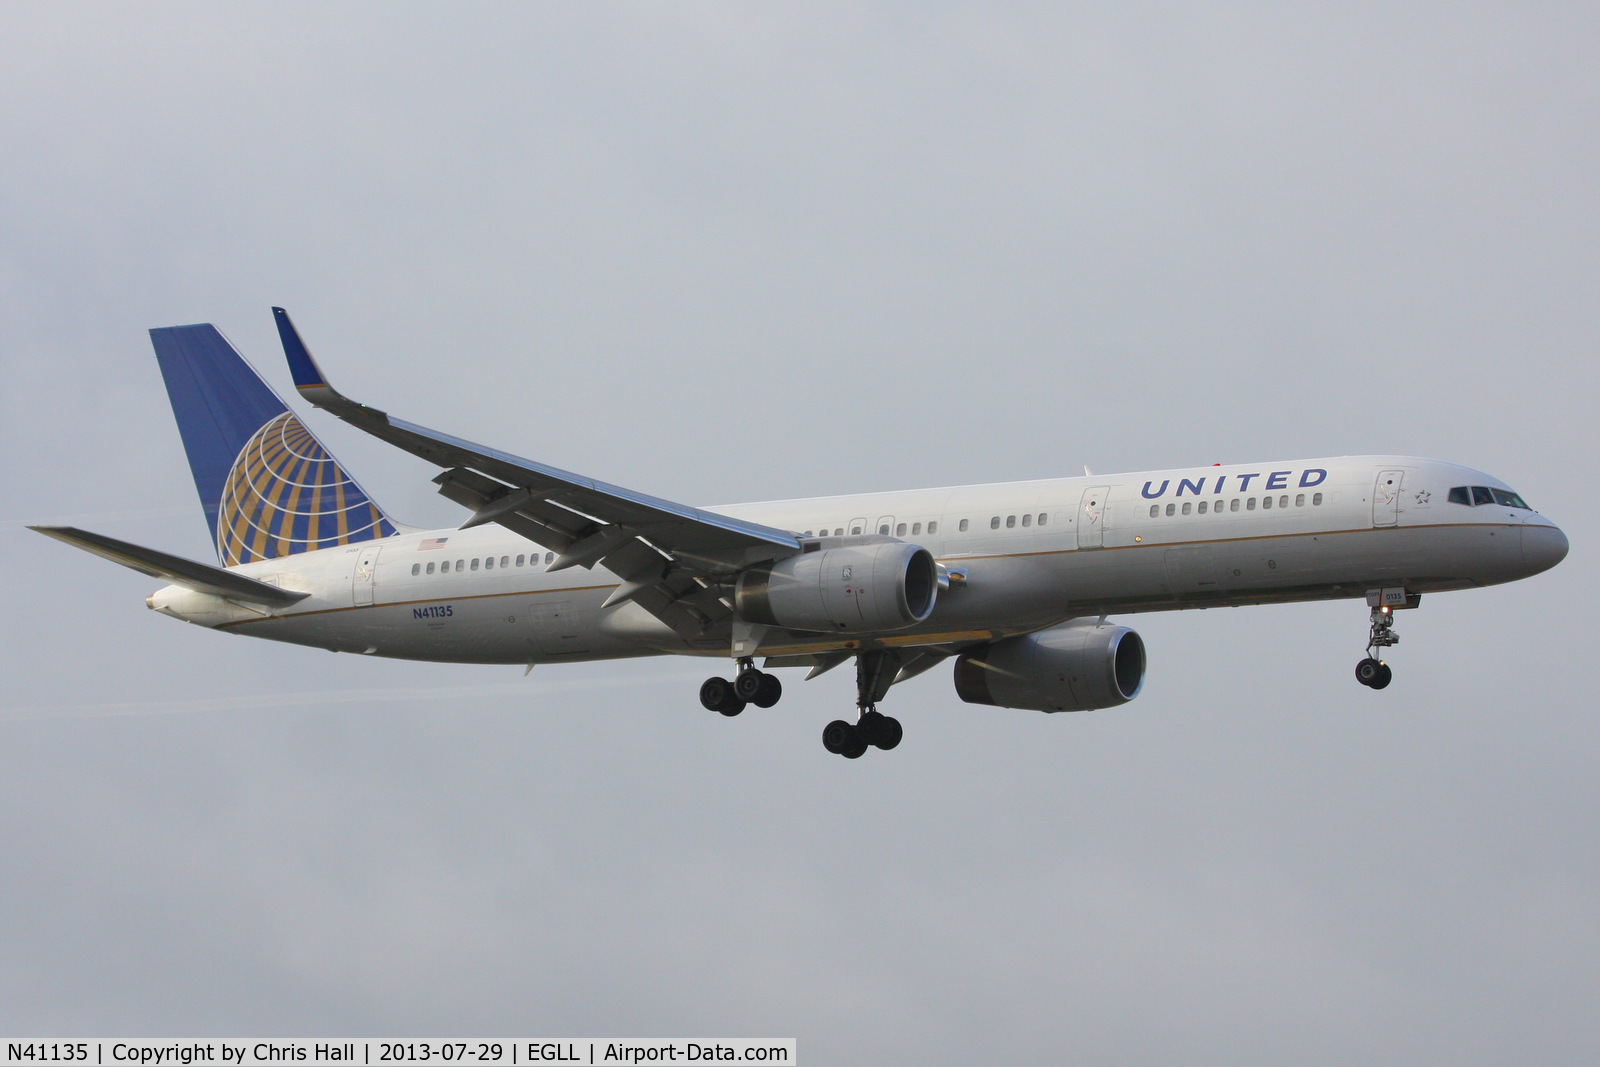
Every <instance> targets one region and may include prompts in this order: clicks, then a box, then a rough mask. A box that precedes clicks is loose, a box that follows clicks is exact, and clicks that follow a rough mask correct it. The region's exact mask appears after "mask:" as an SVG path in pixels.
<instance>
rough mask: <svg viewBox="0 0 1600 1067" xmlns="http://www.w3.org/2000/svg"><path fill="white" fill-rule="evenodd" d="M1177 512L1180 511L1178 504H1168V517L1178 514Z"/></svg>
mask: <svg viewBox="0 0 1600 1067" xmlns="http://www.w3.org/2000/svg"><path fill="white" fill-rule="evenodd" d="M1177 512H1178V506H1177V505H1176V504H1168V505H1167V517H1168V518H1170V517H1172V516H1173V515H1175V514H1177Z"/></svg>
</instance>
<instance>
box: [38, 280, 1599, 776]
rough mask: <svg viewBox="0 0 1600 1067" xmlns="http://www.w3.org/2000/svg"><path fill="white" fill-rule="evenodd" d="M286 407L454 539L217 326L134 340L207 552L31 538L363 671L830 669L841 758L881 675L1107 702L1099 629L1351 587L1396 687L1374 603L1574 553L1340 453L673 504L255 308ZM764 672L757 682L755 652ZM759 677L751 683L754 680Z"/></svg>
mask: <svg viewBox="0 0 1600 1067" xmlns="http://www.w3.org/2000/svg"><path fill="white" fill-rule="evenodd" d="M273 315H274V318H275V321H276V324H277V328H278V333H279V337H280V340H281V341H282V344H283V349H284V355H285V357H286V359H287V362H288V365H289V371H290V376H291V378H292V379H293V381H294V385H295V388H296V391H297V392H298V393H299V394H300V396H301V398H302V399H304V400H305V401H307V402H309V403H310V404H311V405H313V406H314V407H317V408H320V409H322V410H324V411H326V412H329V413H330V414H332V415H334V416H337V417H338V418H340V419H342V420H344V421H345V422H347V423H349V424H350V425H352V426H355V427H357V428H358V429H360V430H363V431H365V432H367V433H369V434H372V435H373V436H375V437H378V438H379V439H381V440H384V441H387V442H388V443H390V444H392V445H395V446H396V447H398V448H400V449H403V450H405V451H407V452H409V453H411V454H412V455H414V456H419V457H421V458H422V459H425V460H427V461H428V462H430V463H432V464H434V465H436V466H437V467H439V468H441V473H439V475H438V476H437V477H435V478H434V479H433V481H434V482H435V483H436V484H437V485H438V487H439V492H440V493H441V494H443V495H444V496H445V497H446V498H448V499H449V500H451V501H454V502H455V503H457V504H460V505H462V506H463V507H465V508H466V509H468V510H469V511H470V512H471V514H470V516H469V517H468V518H467V519H466V520H465V521H464V522H463V523H461V525H460V526H459V527H455V528H449V529H440V530H423V529H416V528H413V527H409V526H405V525H402V524H401V523H399V522H397V521H396V520H395V519H393V518H392V517H391V516H390V515H389V513H388V512H387V511H385V510H384V509H383V508H382V507H380V506H379V505H378V503H377V502H376V501H374V500H373V499H372V498H371V497H370V496H369V495H368V494H367V493H366V492H365V491H364V490H363V489H362V488H361V487H360V485H358V484H357V483H356V482H355V481H354V480H353V479H352V478H351V477H350V476H349V474H348V473H347V472H346V470H345V468H344V466H343V465H342V464H340V463H339V462H338V461H337V460H336V459H334V457H333V456H332V455H331V454H330V453H329V452H328V450H327V449H326V448H324V447H323V445H322V443H321V442H320V441H319V440H318V439H317V438H316V437H315V436H314V435H313V434H312V433H311V431H310V430H309V429H308V428H307V427H306V425H305V423H303V422H302V421H301V420H300V419H299V417H297V416H296V415H295V414H294V413H293V412H292V411H290V409H289V408H288V406H287V405H286V404H285V403H284V402H283V401H282V400H281V399H280V398H279V396H278V395H277V394H276V393H275V392H274V391H273V390H272V388H271V387H270V386H268V385H267V384H266V382H265V381H264V380H263V379H262V378H261V376H260V375H259V374H258V373H256V371H255V370H254V369H253V368H252V367H251V366H250V364H249V363H247V362H246V361H245V359H244V358H243V357H242V356H241V355H240V354H239V353H238V352H237V351H236V350H235V349H234V347H233V346H232V345H231V344H230V343H229V342H228V341H227V339H226V338H224V337H223V335H222V333H221V332H220V331H218V330H217V328H216V327H215V326H212V325H210V324H206V323H202V324H196V325H188V326H169V327H163V328H159V329H153V330H151V331H150V337H151V341H152V343H153V345H154V348H155V352H156V358H157V361H158V362H159V364H160V367H161V373H162V376H163V378H164V380H165V382H166V386H167V392H168V396H169V397H170V399H171V402H172V408H173V412H174V414H175V416H176V418H177V422H178V429H179V432H180V434H181V436H182V438H183V443H184V448H185V451H186V453H187V455H188V459H189V464H190V468H191V471H192V473H193V475H194V481H195V487H196V489H197V490H198V491H199V494H200V499H201V502H202V504H203V506H204V509H205V515H206V522H207V525H208V527H209V528H210V531H211V535H212V539H213V541H214V542H215V544H216V549H217V559H218V563H217V565H212V564H210V563H201V562H198V561H195V560H190V559H185V558H182V557H178V556H173V555H170V554H168V553H164V552H159V551H156V550H154V549H149V548H144V547H141V546H138V545H133V544H130V543H128V542H124V541H119V540H116V539H114V538H111V537H107V536H104V535H102V534H96V533H91V532H89V531H86V530H80V529H77V528H74V527H68V526H34V527H31V528H32V529H35V530H38V531H39V532H40V533H43V534H47V535H49V536H51V537H54V538H56V539H57V540H60V541H64V542H66V543H68V544H71V545H74V546H76V547H78V548H81V549H85V550H87V551H89V552H92V553H95V554H96V555H99V556H102V557H104V558H107V559H110V560H112V561H114V562H117V563H120V564H123V565H124V566H128V567H131V568H133V569H135V570H137V571H140V572H141V573H144V574H147V575H150V576H152V577H157V578H161V579H164V580H165V581H167V582H169V583H170V584H168V585H167V586H165V587H164V588H162V589H159V590H157V591H156V592H154V593H152V594H151V595H150V596H149V597H148V598H147V599H146V601H145V602H146V604H147V605H148V606H149V607H150V608H151V609H152V610H154V611H157V612H160V613H161V614H164V615H169V616H171V617H173V618H175V619H181V620H183V621H185V622H189V623H193V624H195V625H199V626H204V627H207V628H209V629H213V630H221V631H224V632H227V633H234V634H247V635H250V636H253V637H264V638H267V639H269V640H275V641H287V642H291V643H294V644H301V645H309V646H312V647H318V648H326V649H330V650H332V651H335V652H349V653H357V654H363V655H371V656H390V657H397V658H403V659H417V660H432V661H438V662H453V663H484V664H495V663H499V664H520V665H524V666H525V667H526V668H527V670H530V671H531V670H532V669H533V667H534V666H535V665H537V664H544V663H564V662H569V661H584V660H605V659H618V658H622V657H632V656H654V655H692V656H702V657H708V658H725V659H729V660H731V661H732V664H733V666H734V671H733V677H732V678H731V679H730V678H727V677H723V676H721V675H716V676H713V677H711V678H708V679H707V680H706V681H705V683H704V684H703V685H702V686H701V687H700V702H701V704H702V705H703V706H704V707H705V708H706V709H707V710H710V711H715V712H720V713H721V714H723V715H726V716H735V715H738V714H740V713H741V712H742V711H743V710H744V709H745V708H746V707H747V706H748V705H750V704H754V705H756V706H757V707H760V708H769V707H772V706H773V705H774V704H776V703H777V702H778V700H779V698H780V697H781V696H782V693H783V687H782V684H781V683H780V681H779V680H778V677H777V675H775V674H773V673H771V672H772V671H774V670H777V669H781V668H792V667H806V668H809V673H808V674H807V675H806V677H807V678H808V679H810V678H814V677H816V676H817V675H819V674H821V673H823V672H825V671H828V670H831V669H832V668H834V667H837V666H839V665H840V664H842V663H845V662H846V661H849V660H854V661H855V668H856V717H855V721H854V722H850V721H847V720H845V719H836V720H834V721H832V722H830V723H828V724H827V726H826V727H825V728H824V730H823V734H822V741H823V746H824V747H825V748H826V749H827V750H828V751H829V752H831V753H835V754H837V755H840V756H843V757H846V758H848V759H856V758H859V757H860V756H861V755H862V754H863V753H865V752H866V751H867V749H868V748H872V747H875V748H878V749H880V750H888V749H893V748H895V747H896V746H897V745H899V744H900V741H901V738H902V737H903V735H904V731H903V728H902V726H901V724H900V722H899V720H898V719H896V718H894V717H892V716H889V715H885V714H883V713H882V712H880V711H879V710H878V704H879V702H880V701H883V700H884V699H885V697H886V696H887V694H888V692H889V690H890V688H891V687H892V686H894V685H896V684H897V683H899V682H903V681H906V680H908V679H910V678H914V677H916V676H917V675H919V674H921V673H923V672H924V671H927V670H929V669H930V668H932V667H935V666H937V665H939V664H941V663H943V662H945V661H947V660H952V661H953V662H954V671H953V673H954V682H955V689H956V693H957V695H958V696H959V697H960V698H961V699H962V700H963V701H966V702H968V703H974V704H986V705H995V706H999V707H1005V708H1020V709H1029V710H1036V711H1042V712H1063V711H1086V710H1093V709H1099V708H1109V707H1115V706H1117V705H1120V704H1125V703H1127V702H1128V701H1130V700H1132V699H1134V698H1135V697H1136V696H1138V695H1139V692H1140V690H1141V689H1142V687H1143V684H1144V677H1145V666H1146V652H1145V645H1144V642H1143V641H1142V640H1141V639H1140V637H1139V635H1138V633H1136V632H1135V631H1134V630H1133V629H1131V628H1129V627H1126V626H1122V625H1119V624H1115V623H1112V622H1110V621H1109V617H1110V616H1111V615H1113V614H1117V615H1122V614H1133V613H1139V612H1146V611H1169V610H1180V609H1189V608H1213V607H1224V606H1238V605H1245V604H1272V603H1287V602H1296V601H1314V600H1333V599H1353V600H1364V601H1365V603H1366V605H1367V607H1368V608H1369V609H1370V610H1369V618H1368V633H1367V650H1366V655H1365V656H1364V657H1363V658H1362V659H1361V661H1360V662H1359V664H1358V665H1357V667H1356V678H1357V680H1358V681H1359V682H1360V683H1361V684H1363V685H1365V686H1367V687H1369V688H1371V689H1374V690H1378V689H1383V688H1384V687H1386V686H1388V685H1389V683H1390V681H1391V679H1392V677H1393V672H1392V669H1391V667H1390V665H1389V664H1388V663H1387V662H1386V661H1385V660H1384V659H1383V658H1382V652H1383V650H1384V649H1387V648H1390V647H1392V646H1393V645H1395V644H1396V643H1397V642H1398V641H1399V635H1398V634H1397V633H1396V632H1395V630H1394V621H1395V620H1394V616H1395V612H1397V611H1401V610H1406V609H1414V608H1416V607H1417V606H1418V605H1419V604H1420V603H1421V599H1422V596H1423V594H1425V593H1435V592H1446V591H1450V590H1456V589H1471V588H1476V587H1479V586H1487V585H1494V584H1498V583H1502V582H1510V581H1516V580H1518V579H1521V578H1526V577H1529V576H1531V575H1534V574H1539V573H1540V572H1542V571H1546V570H1548V569H1550V568H1551V567H1554V566H1555V565H1556V564H1557V563H1559V562H1561V560H1562V559H1563V558H1565V556H1566V554H1567V548H1568V545H1567V538H1566V536H1565V535H1564V534H1563V533H1562V531H1561V530H1560V529H1559V528H1558V527H1557V526H1556V525H1555V524H1554V523H1552V522H1551V521H1550V520H1548V519H1546V518H1544V517H1543V516H1542V515H1540V514H1538V513H1537V512H1535V511H1533V510H1532V509H1531V508H1530V507H1529V506H1528V505H1527V503H1525V502H1524V501H1523V499H1522V497H1520V496H1519V495H1517V493H1515V492H1514V491H1513V490H1512V489H1511V488H1510V486H1508V485H1507V484H1506V483H1504V482H1502V481H1500V480H1499V479H1497V478H1494V477H1491V476H1490V475H1488V474H1485V473H1483V472H1482V471H1478V470H1474V469H1472V468H1470V467H1465V466H1461V465H1459V464H1454V463H1446V462H1441V461H1438V460H1431V459H1419V458H1414V457H1408V456H1343V457H1338V458H1328V459H1310V460H1286V461H1281V462H1270V463H1248V464H1226V465H1222V464H1218V465H1213V466H1210V467H1192V468H1183V469H1176V470H1165V471H1153V472H1139V473H1132V474H1117V475H1094V474H1090V473H1088V470H1087V468H1085V476H1084V477H1081V478H1078V477H1073V478H1053V479H1045V480H1039V481H1021V482H1005V483H998V484H990V485H967V486H952V487H945V488H933V489H912V490H905V491H899V492H888V493H871V494H857V495H849V496H832V497H818V498H812V499H803V500H778V501H768V502H762V503H751V504H737V505H727V506H721V507H705V508H697V507H690V506H687V505H684V504H678V503H675V502H673V501H670V500H663V499H661V498H658V497H654V496H649V495H647V494H644V493H640V492H636V491H634V490H630V489H625V488H622V487H619V486H615V485H609V484H607V483H605V482H601V481H597V480H595V479H593V478H588V477H584V476H581V475H577V474H572V473H569V472H567V471H564V470H560V469H558V468H556V467H552V466H549V465H547V464H544V463H539V462H536V461H533V460H527V459H522V458H519V457H517V456H514V455H511V454H509V453H506V452H501V451H498V450H496V449H493V448H489V447H487V446H484V445H479V444H474V443H472V442H470V441H466V440H463V439H461V438H458V437H452V436H450V435H448V434H443V433H439V432H437V431H435V430H430V429H427V428H425V427H423V426H419V425H416V424H414V423H409V422H404V421H402V420H400V419H397V418H394V417H391V416H390V415H388V414H387V413H385V412H383V411H381V410H378V409H377V408H372V407H368V406H366V405H364V404H360V403H357V402H356V401H353V400H350V399H348V398H346V397H345V396H344V395H343V394H342V393H340V392H338V391H337V390H335V389H334V388H333V386H332V385H330V384H329V383H328V380H327V378H326V377H325V375H324V374H323V372H322V370H321V368H320V367H319V366H318V364H317V362H316V361H315V360H314V359H313V358H312V356H311V353H310V351H309V350H308V349H307V347H306V345H305V343H304V342H303V341H302V339H301V337H300V334H299V332H298V331H297V330H296V329H295V326H294V324H293V323H292V322H291V321H290V318H289V316H288V314H287V312H285V311H284V310H283V309H282V308H274V309H273ZM758 657H759V658H760V659H761V660H762V664H761V667H757V666H756V660H757V658H758ZM763 668H764V669H763Z"/></svg>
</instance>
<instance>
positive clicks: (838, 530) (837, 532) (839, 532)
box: [833, 526, 844, 537]
mask: <svg viewBox="0 0 1600 1067" xmlns="http://www.w3.org/2000/svg"><path fill="white" fill-rule="evenodd" d="M833 536H835V537H843V536H844V527H843V526H835V527H834V528H833Z"/></svg>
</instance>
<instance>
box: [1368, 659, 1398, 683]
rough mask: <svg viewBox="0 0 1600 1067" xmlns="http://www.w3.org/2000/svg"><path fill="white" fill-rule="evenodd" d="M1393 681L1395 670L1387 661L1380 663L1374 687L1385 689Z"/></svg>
mask: <svg viewBox="0 0 1600 1067" xmlns="http://www.w3.org/2000/svg"><path fill="white" fill-rule="evenodd" d="M1392 681H1394V671H1392V670H1390V669H1389V665H1388V664H1387V663H1380V664H1378V677H1377V678H1376V679H1374V680H1373V683H1372V688H1374V689H1383V688H1384V687H1386V686H1387V685H1388V684H1389V683H1390V682H1392Z"/></svg>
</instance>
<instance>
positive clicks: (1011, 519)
mask: <svg viewBox="0 0 1600 1067" xmlns="http://www.w3.org/2000/svg"><path fill="white" fill-rule="evenodd" d="M1016 525H1017V517H1016V516H1015V515H1007V516H1006V529H1008V530H1010V529H1014V528H1015V527H1016Z"/></svg>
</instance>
